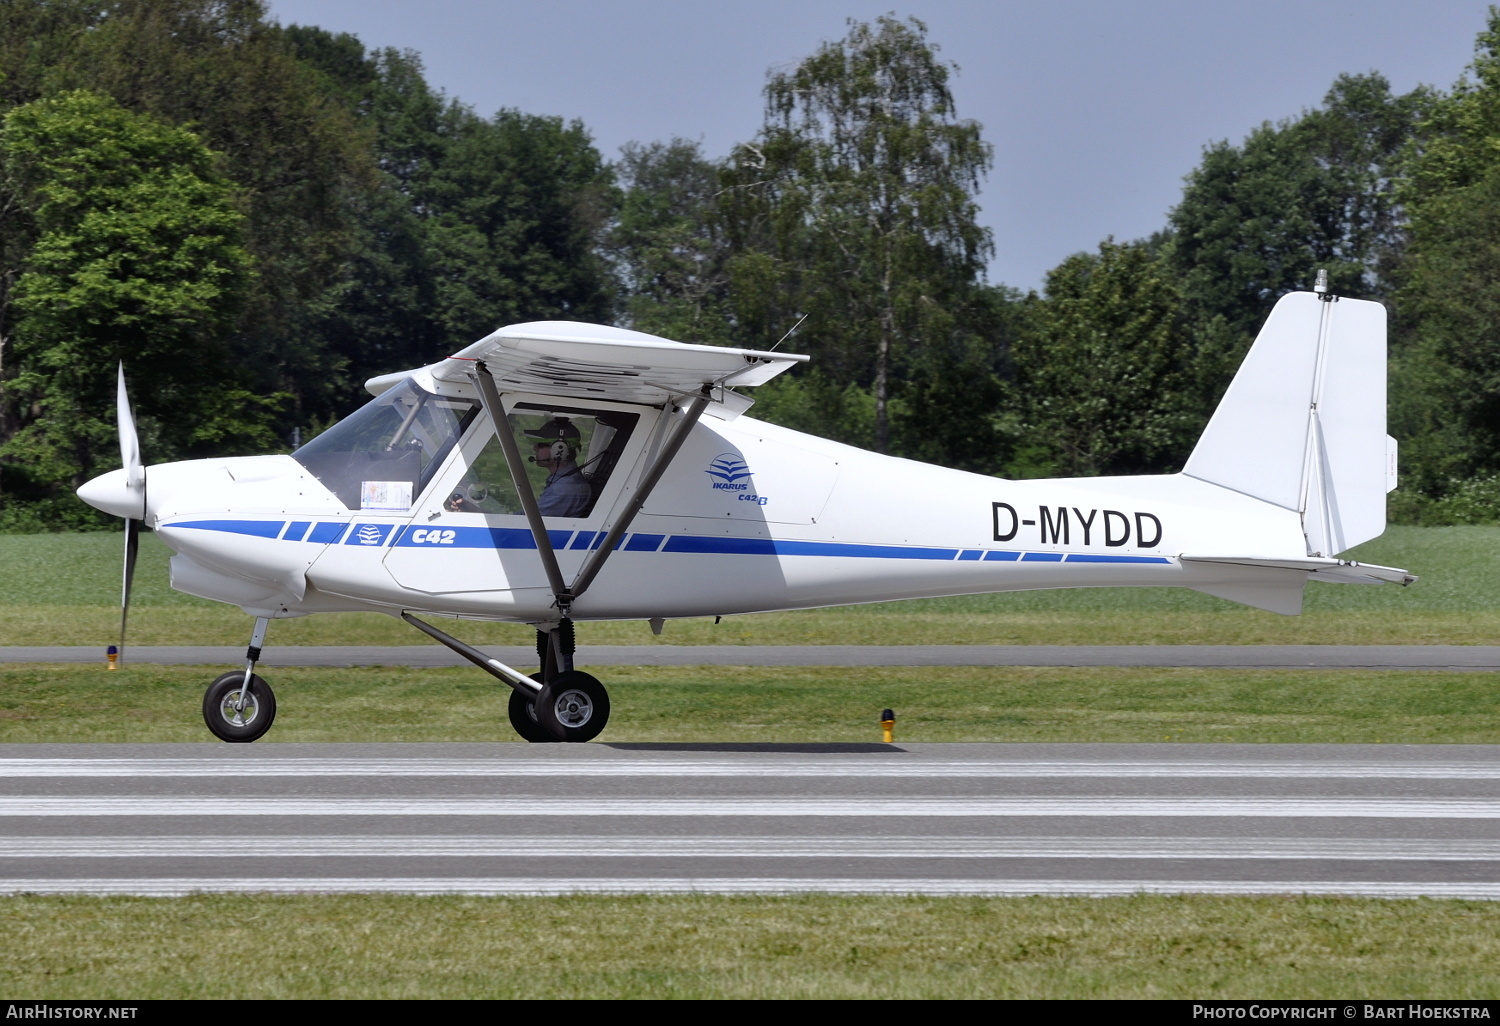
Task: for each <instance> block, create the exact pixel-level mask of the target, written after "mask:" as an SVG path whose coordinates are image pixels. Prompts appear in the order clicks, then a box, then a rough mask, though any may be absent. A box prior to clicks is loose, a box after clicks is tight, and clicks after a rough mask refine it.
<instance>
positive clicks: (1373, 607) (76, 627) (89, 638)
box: [0, 527, 1500, 646]
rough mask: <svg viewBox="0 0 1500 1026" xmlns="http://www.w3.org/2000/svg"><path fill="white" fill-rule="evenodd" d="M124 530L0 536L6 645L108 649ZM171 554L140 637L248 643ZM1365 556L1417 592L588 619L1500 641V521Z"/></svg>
mask: <svg viewBox="0 0 1500 1026" xmlns="http://www.w3.org/2000/svg"><path fill="white" fill-rule="evenodd" d="M120 544H121V543H120V538H119V536H118V535H114V534H54V535H24V536H0V571H3V572H0V645H100V646H103V645H106V644H108V643H109V642H110V641H111V640H112V639H113V638H114V637H115V635H116V634H117V633H118V630H119V608H118V602H119V563H120ZM167 555H168V553H167V550H166V548H165V546H163V545H162V544H161V543H160V542H158V541H157V540H156V539H155V537H154V536H151V535H147V536H145V537H144V538H143V539H142V545H141V562H140V568H139V570H138V571H137V575H136V587H135V595H134V597H133V599H132V603H131V640H133V641H134V642H135V643H137V644H143V645H175V644H205V645H242V644H244V643H245V641H246V639H247V637H248V634H249V619H248V618H247V617H246V616H245V615H244V614H243V613H241V612H240V611H239V610H238V609H235V608H233V607H230V606H224V605H220V604H218V603H213V602H207V601H204V600H202V599H196V598H192V597H190V596H187V595H182V594H179V593H177V592H174V591H172V590H171V589H170V588H168V587H167V570H166V560H167ZM1352 555H1353V556H1354V557H1355V558H1358V559H1361V560H1364V561H1366V562H1372V563H1382V564H1386V565H1390V566H1400V567H1403V568H1405V569H1408V570H1411V571H1412V572H1414V573H1416V574H1418V575H1420V576H1421V578H1422V579H1421V580H1420V581H1418V582H1417V583H1416V584H1414V585H1412V586H1411V587H1409V588H1397V587H1394V586H1390V585H1382V586H1379V587H1363V586H1357V585H1338V584H1322V583H1318V584H1310V585H1309V586H1308V589H1307V610H1306V612H1305V613H1304V614H1303V615H1302V616H1300V617H1283V616H1277V615H1275V614H1273V613H1266V612H1261V611H1259V610H1254V609H1247V608H1245V607H1243V606H1238V605H1235V604H1233V603H1230V602H1226V601H1223V600H1222V599H1216V598H1212V597H1210V596H1207V595H1200V594H1198V593H1197V592H1192V591H1187V590H1185V589H1181V588H1094V589H1073V590H1062V591H1038V592H1017V593H1011V594H1001V595H980V596H968V597H962V598H951V599H926V600H919V601H913V602H901V603H879V604H872V605H866V606H845V607H840V608H836V609H825V610H811V611H807V612H798V613H763V614H756V615H751V616H736V617H730V618H728V619H726V620H724V622H723V623H721V624H719V625H717V626H715V625H714V623H713V621H712V620H711V619H707V620H682V621H674V622H672V623H670V624H668V625H667V628H666V631H665V632H664V633H663V635H662V637H661V638H659V639H657V638H654V637H653V636H652V635H651V633H650V630H649V629H648V627H647V626H646V624H645V623H637V622H624V623H593V624H582V625H580V627H579V642H580V644H583V645H589V644H653V643H660V644H677V645H701V644H720V645H726V644H727V645H735V644H743V645H773V644H869V645H902V644H996V645H1004V644H1054V645H1074V644H1096V645H1108V644H1200V645H1212V644H1231V645H1232V644H1457V645H1481V644H1500V527H1436V528H1420V527H1392V528H1390V529H1388V530H1387V532H1386V534H1385V535H1384V536H1383V537H1381V538H1379V539H1377V540H1376V541H1373V542H1370V543H1368V544H1367V545H1364V546H1361V547H1360V548H1359V549H1357V550H1355V552H1354V553H1352ZM455 631H456V632H457V633H459V634H460V635H461V636H463V637H464V638H465V640H470V641H473V642H475V643H477V644H529V643H530V642H531V633H530V631H529V629H528V628H525V627H520V626H515V625H509V624H485V623H476V622H467V623H463V624H460V625H459V626H458V627H456V628H455ZM268 643H269V644H271V645H393V644H396V645H410V644H423V643H428V642H427V639H425V638H424V637H423V636H422V635H421V634H419V633H418V632H417V631H415V630H414V629H412V628H411V627H409V626H408V625H406V624H404V623H402V622H400V621H398V620H395V619H393V618H391V617H387V616H381V615H378V614H363V613H350V614H323V615H319V616H311V617H305V618H301V619H296V620H286V621H278V622H277V623H276V624H274V625H273V626H272V628H271V634H270V637H269V639H268Z"/></svg>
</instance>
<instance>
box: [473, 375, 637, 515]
mask: <svg viewBox="0 0 1500 1026" xmlns="http://www.w3.org/2000/svg"><path fill="white" fill-rule="evenodd" d="M639 420H640V416H639V415H638V414H635V413H622V412H618V411H614V410H599V409H584V408H574V407H551V406H546V407H544V406H540V405H537V404H534V403H521V404H518V405H517V406H516V407H515V408H514V409H513V410H512V411H511V413H510V414H509V416H507V417H506V421H507V423H506V425H505V427H506V428H507V429H508V430H509V431H511V433H512V434H513V436H514V437H515V439H516V446H517V447H518V448H519V449H520V451H521V456H522V458H523V459H525V460H526V476H527V480H528V481H529V482H530V484H531V490H532V494H533V495H535V496H536V497H537V504H538V506H539V507H540V508H541V511H542V515H543V516H550V517H586V516H588V515H589V514H591V513H592V512H593V510H594V504H595V503H596V502H598V500H599V496H600V494H601V493H602V492H603V491H604V488H605V486H606V485H607V484H608V483H609V481H610V477H611V475H612V474H613V473H614V470H615V465H616V464H617V463H618V462H619V460H620V457H621V455H622V454H623V453H624V451H625V446H626V444H627V443H628V442H629V440H630V436H631V434H632V433H633V432H634V430H635V426H636V423H637V422H638V421H639ZM443 506H444V508H445V509H447V510H448V511H449V512H454V513H509V514H518V513H521V512H523V510H522V507H521V499H520V496H519V495H518V494H517V492H516V486H515V482H514V481H513V480H512V478H511V476H510V470H509V468H508V466H507V465H506V462H505V452H504V450H503V449H502V448H501V446H500V441H499V439H498V438H495V437H493V436H492V437H491V438H490V440H489V442H488V443H487V444H486V445H485V447H484V449H483V451H482V452H480V454H479V456H478V458H477V459H475V460H474V463H473V464H472V465H471V466H470V467H469V470H468V472H467V473H466V474H465V475H464V477H463V479H462V480H461V481H460V482H459V484H458V487H457V488H456V489H455V490H454V491H453V492H452V493H451V494H449V495H448V496H447V498H446V499H444V502H443Z"/></svg>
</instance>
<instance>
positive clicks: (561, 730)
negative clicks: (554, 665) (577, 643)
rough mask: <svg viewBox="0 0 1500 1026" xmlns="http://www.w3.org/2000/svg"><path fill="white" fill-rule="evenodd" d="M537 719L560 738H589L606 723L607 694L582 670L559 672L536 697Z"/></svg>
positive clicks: (602, 687)
mask: <svg viewBox="0 0 1500 1026" xmlns="http://www.w3.org/2000/svg"><path fill="white" fill-rule="evenodd" d="M536 720H537V722H538V723H540V724H541V725H542V726H543V727H544V728H545V729H546V730H547V731H549V732H550V733H551V734H552V736H553V737H555V738H557V739H558V740H559V741H592V740H593V739H594V738H596V737H598V736H599V734H600V732H601V731H603V730H604V725H605V724H606V723H608V722H609V694H608V692H606V691H605V690H604V685H603V684H600V683H599V681H598V680H596V679H595V678H593V677H591V676H589V675H588V674H587V673H584V672H583V671H582V670H569V671H568V672H566V673H559V674H558V675H557V676H556V677H553V678H552V681H551V682H550V683H549V684H547V685H546V686H545V687H543V688H542V690H541V691H540V692H539V693H538V694H537V696H536Z"/></svg>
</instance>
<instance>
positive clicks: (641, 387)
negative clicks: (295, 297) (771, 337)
mask: <svg viewBox="0 0 1500 1026" xmlns="http://www.w3.org/2000/svg"><path fill="white" fill-rule="evenodd" d="M481 361H482V362H483V363H484V364H485V366H486V367H487V368H488V369H489V372H490V374H491V375H492V376H493V377H494V379H495V385H496V387H497V388H498V389H499V390H500V391H502V392H541V393H545V394H547V395H557V396H569V397H575V398H579V399H607V400H612V401H615V402H626V403H644V404H648V405H652V406H660V405H661V404H663V403H665V402H669V401H672V400H675V399H679V398H682V397H684V396H691V395H696V394H698V393H699V392H701V391H702V389H703V388H704V386H708V387H709V389H710V390H711V393H712V395H711V402H714V403H719V404H724V405H728V406H735V405H737V404H738V405H742V406H748V405H749V402H748V401H747V400H744V399H743V398H742V397H740V396H737V395H735V394H734V393H733V392H731V391H730V389H733V388H735V387H737V386H745V385H761V384H764V383H765V382H767V381H769V380H771V379H772V378H773V377H775V376H776V375H777V374H780V373H781V372H782V371H784V370H787V369H788V368H789V367H791V366H793V365H794V364H798V363H805V362H806V361H807V357H806V356H802V355H798V354H795V353H774V352H767V351H758V350H753V349H730V348H728V347H724V346H702V345H692V344H689V343H685V342H673V341H671V340H670V339H664V338H659V337H657V336H655V335H648V334H645V333H644V332H639V331H630V330H628V329H624V328H612V327H606V326H603V325H596V324H583V323H577V322H572V321H535V322H531V323H528V324H514V325H510V326H509V327H505V328H501V329H500V330H499V331H496V332H494V333H493V334H491V335H488V336H486V337H485V338H482V339H480V340H479V341H478V342H475V343H474V344H473V345H471V346H468V347H466V348H465V349H462V350H460V351H459V352H457V353H454V354H453V355H452V356H450V357H448V358H447V359H446V360H441V361H439V362H438V363H435V364H432V365H431V366H430V367H428V368H426V369H427V370H428V371H429V372H430V373H431V374H432V376H433V378H434V379H435V380H437V381H448V382H453V383H455V384H458V383H463V382H466V381H467V380H468V377H469V375H470V374H471V373H472V372H473V367H474V364H475V363H476V362H481ZM409 373H410V372H404V373H400V374H385V375H381V376H380V377H378V378H371V379H370V380H369V381H368V382H366V387H367V388H368V389H369V390H370V391H372V392H376V393H377V394H378V393H379V392H381V391H383V390H384V389H385V388H388V387H390V385H391V384H393V383H395V382H396V381H399V380H401V379H403V378H404V377H405V376H406V375H407V374H409ZM735 412H738V410H736V411H735Z"/></svg>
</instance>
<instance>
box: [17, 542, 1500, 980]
mask: <svg viewBox="0 0 1500 1026" xmlns="http://www.w3.org/2000/svg"><path fill="white" fill-rule="evenodd" d="M118 549H119V538H118V537H117V536H113V535H48V536H38V537H23V538H16V537H0V570H3V572H0V644H10V645H17V644H98V645H100V646H101V647H102V646H103V645H104V644H107V643H108V641H109V640H111V638H112V637H113V635H114V632H115V630H116V628H117V623H118V620H117V617H118V612H117V610H116V608H115V605H114V603H115V602H116V601H117V598H116V591H115V589H116V588H117V587H118V584H117V581H118V562H119V553H118ZM1357 555H1358V557H1359V558H1361V559H1365V560H1367V561H1370V562H1380V563H1386V564H1390V565H1397V566H1403V567H1406V568H1407V569H1410V570H1412V571H1414V572H1416V573H1418V574H1421V575H1423V580H1422V581H1421V582H1419V583H1418V584H1417V585H1415V586H1413V587H1412V588H1409V589H1397V588H1393V587H1381V588H1358V587H1347V586H1346V587H1340V586H1334V585H1312V586H1310V587H1309V589H1308V604H1307V605H1308V612H1307V613H1306V614H1305V615H1304V616H1303V617H1301V618H1283V617H1277V616H1273V615H1271V614H1268V613H1261V612H1258V611H1255V610H1248V609H1244V608H1241V607H1238V606H1234V605H1232V604H1230V603H1227V602H1221V601H1219V600H1217V599H1212V598H1208V597H1206V596H1202V595H1197V594H1195V593H1192V592H1186V591H1180V590H1176V589H1131V590H1123V589H1107V590H1106V589H1100V590H1093V591H1071V592H1069V591H1060V592H1033V593H1027V594H1013V595H995V596H980V597H971V598H958V599H943V600H929V601H922V602H911V603H901V604H882V605H871V606H860V607H846V608H841V609H833V610H820V611H812V612H804V613H788V614H764V615H759V616H745V617H734V618H731V619H728V620H726V621H725V622H724V623H723V624H721V625H719V626H717V627H715V626H713V625H712V623H711V621H681V622H674V623H672V624H670V625H668V627H667V631H666V634H665V635H664V636H663V638H661V639H659V642H658V643H670V644H706V643H717V644H788V643H792V644H797V643H801V644H835V643H843V644H908V643H913V644H914V643H934V642H936V643H947V644H965V643H968V644H975V643H984V644H1029V643H1047V644H1130V643H1142V644H1144V643H1188V644H1234V643H1353V644H1357V643H1387V644H1389V643H1403V642H1405V643H1429V644H1436V643H1448V644H1500V572H1497V571H1500V528H1438V529H1425V530H1424V529H1413V528H1404V529H1403V528H1393V529H1391V531H1390V532H1388V534H1387V535H1386V537H1385V538H1383V539H1381V540H1380V541H1379V542H1377V543H1372V544H1371V545H1370V546H1366V547H1365V549H1364V550H1362V551H1361V552H1359V553H1358V554H1357ZM142 556H143V559H142V568H141V572H140V574H139V575H138V577H137V592H136V601H135V603H134V604H133V607H132V637H133V640H135V641H136V642H137V643H142V644H183V643H196V644H231V645H241V644H243V643H244V642H245V639H246V633H247V629H248V619H247V618H246V617H245V616H244V615H243V614H241V613H239V612H238V611H237V610H234V609H230V608H228V607H224V606H218V605H215V604H213V603H207V602H202V601H200V600H197V599H193V598H189V597H187V596H183V595H178V594H176V593H174V592H171V591H170V590H168V589H167V588H166V572H165V557H166V553H165V550H164V548H163V547H162V546H161V545H160V544H159V543H158V542H156V540H155V539H154V538H151V537H149V536H148V537H147V538H145V539H144V543H143V546H142ZM458 632H459V633H461V634H463V636H465V637H466V638H469V639H472V640H475V641H477V642H481V643H502V644H504V643H510V644H529V642H530V640H531V636H530V633H529V631H528V630H527V629H525V628H521V627H512V626H506V625H498V624H477V623H467V624H462V625H460V627H459V628H458ZM270 640H271V643H272V644H280V645H288V644H359V645H381V644H416V643H421V641H422V640H423V639H422V638H421V636H420V635H419V634H417V633H416V632H415V631H413V630H412V629H410V628H409V627H407V626H406V625H404V624H401V623H399V622H397V621H393V620H391V619H390V618H387V617H380V616H374V615H338V616H317V617H309V618H306V619H302V620H293V621H286V622H280V623H277V624H276V625H274V627H273V628H272V637H271V639H270ZM653 640H654V639H653V638H652V635H651V634H650V633H649V631H648V629H647V627H646V625H645V624H636V623H628V624H587V625H583V626H582V627H581V629H580V641H581V643H582V644H583V645H584V646H587V645H588V644H590V643H631V644H648V643H652V642H653ZM584 653H585V659H586V647H585V649H584ZM222 669H223V668H222V667H212V668H206V667H177V666H145V665H137V666H131V667H128V668H127V669H125V670H122V671H119V672H116V673H107V672H105V671H104V670H103V669H102V668H101V667H95V666H89V667H81V666H19V665H11V666H0V742H42V741H106V742H108V741H135V742H141V741H161V742H171V741H188V742H192V741H200V742H201V741H205V740H207V739H208V734H207V732H206V731H205V729H204V727H203V725H202V721H201V718H200V716H199V712H198V709H199V701H200V698H201V695H202V690H203V688H204V686H205V685H206V683H207V681H208V680H209V679H210V678H211V677H212V676H214V675H216V674H217V673H218V672H219V671H220V670H222ZM268 676H269V677H270V679H271V681H272V683H273V685H274V686H275V687H276V690H277V699H278V715H277V722H276V726H275V728H274V729H273V730H272V731H271V733H270V734H269V735H267V738H266V741H366V742H375V741H495V740H512V739H514V735H513V734H512V733H511V731H510V728H509V726H508V724H507V723H506V722H505V711H504V702H505V699H506V693H505V689H504V688H503V687H501V686H500V685H498V684H497V683H496V682H494V681H492V680H490V679H489V678H488V677H486V676H484V675H483V674H481V673H479V672H478V671H476V670H473V669H469V668H459V669H452V670H448V669H441V670H411V669H404V668H373V669H358V670H345V669H312V668H308V669H282V670H276V671H273V672H271V673H269V674H268ZM607 678H608V683H609V685H610V691H611V698H612V702H613V707H614V708H613V714H612V717H611V721H610V726H609V728H608V729H607V730H606V732H605V733H604V735H603V736H602V737H601V738H600V740H601V741H602V742H610V741H617V742H631V741H873V740H876V739H877V738H878V736H879V734H878V730H879V726H878V723H877V722H876V718H877V716H878V712H879V710H880V709H881V708H882V707H885V706H890V707H892V708H895V709H896V710H897V717H898V721H897V731H896V737H897V742H898V743H899V742H901V741H909V742H918V741H1122V742H1207V741H1240V742H1371V743H1381V742H1383V743H1392V744H1395V743H1408V744H1409V743H1433V742H1447V743H1500V674H1470V673H1452V674H1450V673H1410V672H1371V671H1346V670H1322V671H1246V670H1197V669H1109V668H1099V669H1091V668H1062V667H1057V668H1024V667H1004V668H924V669H918V670H911V669H895V668H862V669H841V668H825V667H819V668H796V667H794V668H751V667H640V668H610V670H609V672H608V674H607ZM246 952H250V953H252V954H251V955H250V956H249V957H248V959H247V958H246V955H245V953H246ZM1497 965H1500V904H1497V903H1486V902H1463V901H1427V900H1374V899H1369V900H1361V899H1333V898H1316V897H1305V896H1286V897H1278V898H1226V897H1212V896H1183V897H1153V896H1145V895H1142V896H1136V897H1132V898H1110V899H1095V900H1088V899H1065V898H1021V899H975V898H917V897H877V896H869V897H842V896H828V895H805V896H796V897H740V898H729V897H712V896H684V897H649V896H633V897H631V896H618V897H609V896H573V897H564V898H519V897H518V898H466V897H409V896H397V895H350V896H311V897H309V896H303V897H277V896H267V895H198V896H193V897H189V898H179V899H149V898H89V897H43V896H34V895H33V896H21V897H12V898H0V993H3V994H6V995H8V996H18V997H24V998H85V997H86V998H121V999H132V998H140V999H149V998H283V997H286V998H292V997H296V998H340V997H359V998H385V997H398V998H400V997H405V998H504V997H523V998H555V997H563V998H577V997H605V998H631V997H642V998H768V997H777V998H803V997H806V998H818V997H825V998H876V997H904V998H933V997H949V998H994V997H1028V998H1252V997H1253V998H1262V999H1266V998H1316V997H1327V998H1344V999H1353V998H1372V999H1374V998H1449V999H1454V998H1488V999H1495V998H1500V971H1497V969H1496V968H1495V967H1496V966H1497Z"/></svg>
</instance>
